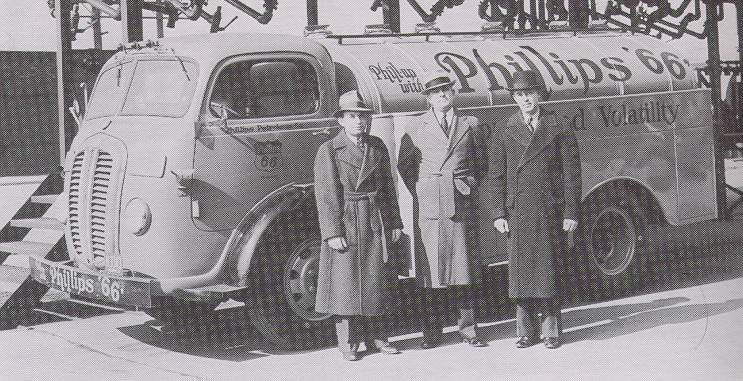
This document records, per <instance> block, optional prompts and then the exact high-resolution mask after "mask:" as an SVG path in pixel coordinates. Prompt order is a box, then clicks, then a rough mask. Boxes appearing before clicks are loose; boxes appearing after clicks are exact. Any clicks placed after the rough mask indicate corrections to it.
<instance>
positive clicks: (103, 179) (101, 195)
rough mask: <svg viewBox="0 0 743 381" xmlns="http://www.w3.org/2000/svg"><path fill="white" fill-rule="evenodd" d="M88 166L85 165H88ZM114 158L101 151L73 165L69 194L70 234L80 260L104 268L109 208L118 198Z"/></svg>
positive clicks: (81, 157) (77, 159)
mask: <svg viewBox="0 0 743 381" xmlns="http://www.w3.org/2000/svg"><path fill="white" fill-rule="evenodd" d="M88 161H89V163H88V164H87V165H86V164H85V163H86V162H88ZM115 168H116V165H115V162H114V157H113V156H112V155H111V153H109V152H106V151H104V150H100V149H93V150H90V149H89V150H85V151H82V152H80V153H78V154H77V155H75V158H74V159H73V162H72V168H71V170H70V182H69V184H70V185H69V192H68V210H69V211H70V212H71V213H70V214H71V216H72V215H74V216H73V217H72V218H70V219H69V231H70V236H71V241H72V246H73V248H74V250H75V252H76V254H77V255H78V256H83V257H85V258H89V259H91V260H92V264H93V265H95V266H96V267H99V268H101V267H102V264H104V263H105V262H106V261H105V256H106V254H107V249H108V248H107V242H108V240H107V239H106V237H108V236H109V234H111V232H109V229H111V224H110V223H109V218H114V217H115V216H109V215H108V212H107V207H108V204H109V200H110V199H111V197H115V195H112V194H111V192H114V191H115V190H114V188H113V187H112V183H111V179H112V176H113V175H114V173H115V171H116V169H115Z"/></svg>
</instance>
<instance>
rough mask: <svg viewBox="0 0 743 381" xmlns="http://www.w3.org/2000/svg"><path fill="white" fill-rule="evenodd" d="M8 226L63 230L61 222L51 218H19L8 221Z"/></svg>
mask: <svg viewBox="0 0 743 381" xmlns="http://www.w3.org/2000/svg"><path fill="white" fill-rule="evenodd" d="M10 226H15V227H19V228H30V229H48V230H64V224H63V223H62V221H60V220H58V219H56V218H51V217H40V218H19V219H15V220H10Z"/></svg>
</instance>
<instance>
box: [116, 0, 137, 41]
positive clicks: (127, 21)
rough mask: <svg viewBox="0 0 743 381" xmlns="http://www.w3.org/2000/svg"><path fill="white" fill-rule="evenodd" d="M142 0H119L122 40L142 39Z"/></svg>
mask: <svg viewBox="0 0 743 381" xmlns="http://www.w3.org/2000/svg"><path fill="white" fill-rule="evenodd" d="M142 2H143V0H121V1H120V4H121V7H120V8H119V9H120V10H121V32H122V38H121V39H122V42H123V43H125V44H126V43H128V42H133V41H142V39H143V27H142Z"/></svg>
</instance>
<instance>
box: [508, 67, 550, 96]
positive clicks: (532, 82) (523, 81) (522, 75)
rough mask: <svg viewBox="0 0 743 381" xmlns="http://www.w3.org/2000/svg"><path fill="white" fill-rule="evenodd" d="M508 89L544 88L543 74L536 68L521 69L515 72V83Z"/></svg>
mask: <svg viewBox="0 0 743 381" xmlns="http://www.w3.org/2000/svg"><path fill="white" fill-rule="evenodd" d="M507 89H508V91H518V90H536V89H544V81H543V80H542V76H541V75H540V74H539V73H538V72H536V71H534V70H519V71H517V72H515V73H513V85H512V86H511V87H507Z"/></svg>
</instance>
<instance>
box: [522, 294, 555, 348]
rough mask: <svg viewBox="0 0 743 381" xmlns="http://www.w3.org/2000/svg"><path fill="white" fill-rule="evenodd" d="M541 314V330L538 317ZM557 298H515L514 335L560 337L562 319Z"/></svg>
mask: <svg viewBox="0 0 743 381" xmlns="http://www.w3.org/2000/svg"><path fill="white" fill-rule="evenodd" d="M539 314H541V315H542V316H541V331H540V317H539ZM561 320H562V319H561V316H560V300H559V299H558V298H524V299H517V300H516V335H517V336H519V337H522V336H527V337H531V338H539V337H540V332H541V337H560V334H561V333H562V321H561Z"/></svg>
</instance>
